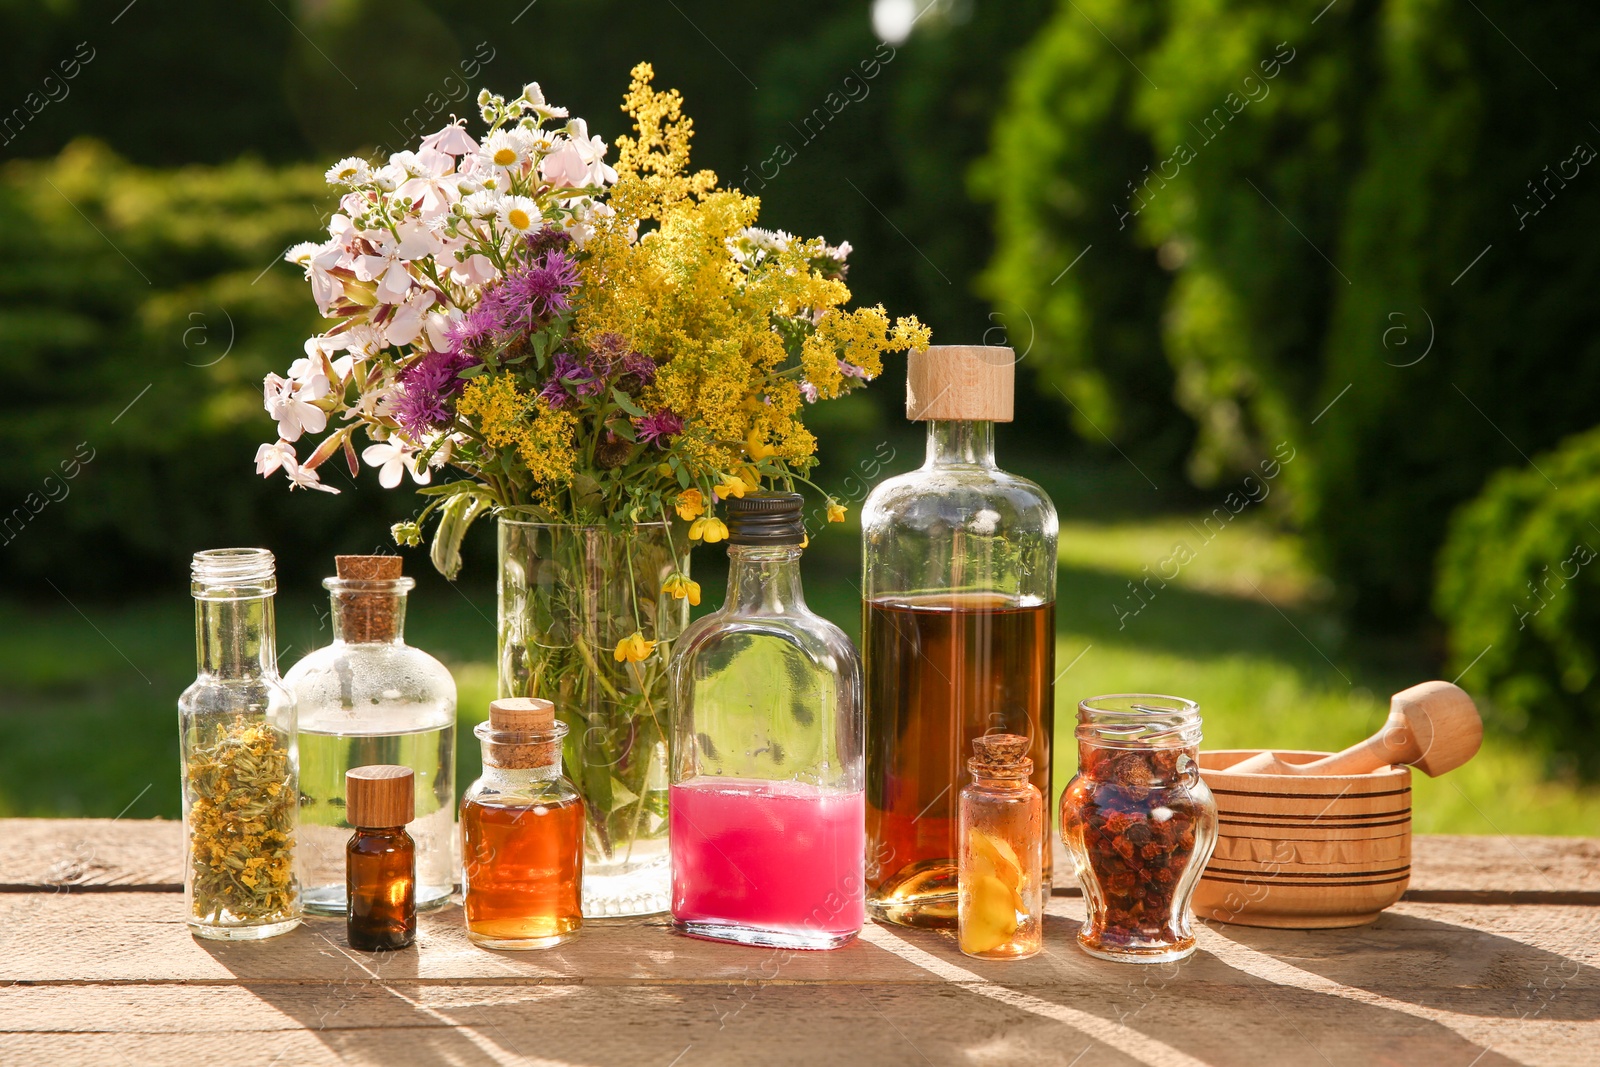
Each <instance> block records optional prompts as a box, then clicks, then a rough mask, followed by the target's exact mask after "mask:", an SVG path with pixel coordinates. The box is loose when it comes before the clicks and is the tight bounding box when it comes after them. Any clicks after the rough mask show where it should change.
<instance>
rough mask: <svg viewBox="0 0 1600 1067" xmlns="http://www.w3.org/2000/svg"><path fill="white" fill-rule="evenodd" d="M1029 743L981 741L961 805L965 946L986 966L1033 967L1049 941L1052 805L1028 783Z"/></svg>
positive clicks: (1013, 738)
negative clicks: (1047, 812) (1026, 963)
mask: <svg viewBox="0 0 1600 1067" xmlns="http://www.w3.org/2000/svg"><path fill="white" fill-rule="evenodd" d="M1029 744H1030V742H1029V739H1028V738H1027V737H1024V736H1022V735H1021V734H985V735H983V736H982V737H977V738H974V739H973V742H972V748H973V752H974V753H975V754H974V755H973V757H972V758H971V759H970V760H968V761H967V769H968V770H969V771H971V772H972V781H971V782H970V783H969V784H968V785H967V786H966V787H965V788H963V789H962V790H961V800H960V804H959V811H960V814H959V834H960V857H959V873H958V881H959V893H958V897H957V921H958V935H957V940H958V942H959V944H960V946H961V951H962V952H964V953H966V954H967V955H969V956H975V957H977V958H978V959H986V960H1020V959H1026V958H1027V957H1029V956H1032V955H1033V954H1034V953H1036V952H1038V951H1039V948H1040V944H1041V942H1042V940H1043V936H1044V891H1043V880H1042V877H1041V875H1042V868H1043V864H1044V838H1045V830H1044V797H1043V796H1042V795H1041V794H1040V792H1039V789H1038V787H1037V786H1035V785H1034V784H1033V783H1032V782H1031V781H1029V780H1028V776H1029V775H1030V774H1032V773H1033V761H1032V760H1031V759H1029V758H1028V757H1027V752H1028V747H1029Z"/></svg>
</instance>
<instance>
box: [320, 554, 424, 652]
mask: <svg viewBox="0 0 1600 1067" xmlns="http://www.w3.org/2000/svg"><path fill="white" fill-rule="evenodd" d="M333 563H334V572H335V573H336V574H337V575H338V577H337V578H335V579H332V584H329V583H324V584H325V585H327V586H328V588H329V589H330V590H331V591H332V592H333V594H334V598H335V600H336V602H337V608H338V613H339V636H340V637H342V638H343V639H344V640H346V641H349V642H351V643H356V644H359V643H362V642H367V641H393V640H394V639H395V637H396V635H398V633H399V631H400V610H401V609H400V597H399V594H401V593H403V592H405V591H407V590H408V589H410V588H411V583H410V582H409V581H406V582H405V583H404V584H400V583H401V582H402V577H401V560H400V557H399V556H335V557H333ZM386 583H393V584H386Z"/></svg>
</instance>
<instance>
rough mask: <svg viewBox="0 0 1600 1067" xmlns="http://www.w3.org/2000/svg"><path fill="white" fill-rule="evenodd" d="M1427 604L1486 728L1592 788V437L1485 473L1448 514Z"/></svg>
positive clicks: (1595, 626) (1598, 771)
mask: <svg viewBox="0 0 1600 1067" xmlns="http://www.w3.org/2000/svg"><path fill="white" fill-rule="evenodd" d="M1435 603H1436V605H1437V608H1438V612H1439V615H1440V616H1441V617H1442V618H1444V619H1445V620H1446V621H1447V622H1449V624H1450V628H1451V630H1450V655H1451V661H1452V662H1451V666H1452V671H1453V672H1454V673H1464V674H1465V678H1464V679H1463V684H1465V685H1468V686H1470V687H1472V688H1473V689H1474V690H1475V691H1480V692H1485V693H1487V694H1488V696H1489V698H1490V700H1489V704H1488V708H1487V710H1488V711H1489V713H1490V715H1489V719H1490V722H1491V723H1492V724H1493V725H1495V726H1498V727H1499V728H1501V729H1502V730H1505V731H1507V732H1511V733H1526V734H1528V735H1529V736H1530V737H1532V738H1533V739H1535V740H1537V741H1538V742H1540V743H1541V744H1542V745H1543V746H1544V747H1545V749H1546V751H1547V752H1549V753H1550V754H1551V755H1550V761H1551V763H1552V765H1553V768H1554V769H1556V770H1558V771H1567V772H1571V771H1577V772H1578V773H1580V774H1582V775H1583V776H1584V777H1586V778H1589V779H1596V778H1600V685H1597V684H1596V681H1597V676H1600V429H1594V430H1589V431H1587V432H1584V433H1580V434H1576V435H1574V436H1572V437H1570V438H1568V439H1567V440H1566V441H1564V442H1562V443H1561V445H1560V446H1559V447H1558V448H1557V449H1555V450H1554V451H1552V452H1549V453H1545V454H1543V455H1540V456H1539V457H1538V458H1536V459H1535V460H1533V461H1532V465H1531V466H1530V467H1527V468H1522V469H1512V470H1506V471H1504V472H1502V473H1500V474H1497V475H1496V476H1495V477H1494V478H1492V479H1491V480H1490V482H1489V486H1488V488H1487V489H1485V490H1484V492H1483V494H1482V495H1481V496H1479V497H1478V498H1477V499H1476V500H1474V501H1472V503H1470V504H1468V505H1467V506H1465V507H1463V508H1462V509H1461V510H1460V511H1459V512H1458V513H1457V514H1456V515H1455V517H1454V518H1453V519H1452V520H1451V522H1450V534H1449V539H1448V540H1447V541H1446V543H1445V547H1444V550H1443V551H1442V552H1441V553H1440V555H1439V584H1438V591H1437V593H1436V595H1435Z"/></svg>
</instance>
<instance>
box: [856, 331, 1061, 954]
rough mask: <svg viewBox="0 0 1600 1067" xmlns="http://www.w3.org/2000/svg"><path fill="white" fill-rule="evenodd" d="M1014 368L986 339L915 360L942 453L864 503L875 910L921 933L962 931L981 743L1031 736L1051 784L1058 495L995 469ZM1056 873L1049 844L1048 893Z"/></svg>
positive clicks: (914, 381) (914, 386) (918, 402)
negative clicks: (961, 843) (968, 771)
mask: <svg viewBox="0 0 1600 1067" xmlns="http://www.w3.org/2000/svg"><path fill="white" fill-rule="evenodd" d="M1015 362H1016V361H1015V358H1014V356H1013V355H1012V352H1011V349H1009V348H1001V347H990V346H980V345H970V346H961V345H954V346H952V345H945V346H934V347H931V348H928V349H926V350H924V351H921V352H913V353H911V355H910V357H909V358H908V361H907V375H906V415H907V417H908V418H911V419H913V420H918V421H923V422H926V423H927V424H928V451H927V461H926V462H925V463H924V464H923V465H922V467H921V468H920V469H918V470H915V471H912V472H910V473H908V474H902V475H899V476H897V477H894V478H890V479H888V480H886V481H884V482H883V483H882V484H880V485H879V486H878V487H877V488H876V489H874V490H873V491H872V494H871V495H870V496H869V497H868V498H867V500H866V503H865V504H864V505H863V506H862V509H861V529H862V539H863V552H862V579H861V580H862V586H861V588H862V596H863V603H862V653H863V660H864V666H865V671H866V705H867V885H868V897H867V903H868V907H869V908H870V909H871V911H872V913H873V914H874V915H875V916H876V917H878V918H881V919H886V920H889V921H891V922H897V923H902V924H906V925H910V926H925V927H940V928H953V927H955V925H956V921H957V896H958V893H957V870H956V867H957V864H956V857H957V840H956V838H957V827H956V795H957V793H958V792H959V791H960V788H961V783H962V782H963V781H964V780H965V777H966V775H965V773H964V772H965V767H964V762H965V759H966V754H967V752H968V746H969V745H971V743H972V740H973V739H974V738H976V737H979V736H982V735H984V734H987V733H997V732H1005V733H1013V734H1021V735H1025V736H1027V737H1028V738H1029V751H1028V755H1029V758H1030V759H1032V761H1033V776H1032V781H1033V784H1034V785H1035V786H1037V787H1038V789H1039V790H1040V792H1041V793H1042V794H1046V795H1047V794H1048V793H1049V790H1050V752H1051V739H1052V735H1053V732H1054V679H1055V595H1056V534H1057V521H1056V511H1055V507H1054V505H1052V504H1051V502H1050V498H1049V497H1048V496H1047V495H1046V494H1045V492H1044V490H1042V489H1040V488H1039V486H1037V485H1035V484H1034V483H1033V482H1030V481H1028V480H1027V479H1026V478H1019V477H1017V476H1016V475H1014V474H1008V473H1006V472H1005V471H1003V470H1001V469H1000V468H999V467H998V466H996V465H995V458H994V424H995V423H996V422H1009V421H1011V417H1012V402H1013V389H1014V382H1013V377H1014V364H1015ZM1046 817H1047V818H1048V813H1047V815H1046ZM1046 830H1047V832H1048V827H1047V828H1046ZM1050 877H1051V870H1050V854H1049V853H1048V852H1046V853H1045V856H1044V872H1043V885H1044V890H1045V892H1047V893H1048V891H1049V883H1050Z"/></svg>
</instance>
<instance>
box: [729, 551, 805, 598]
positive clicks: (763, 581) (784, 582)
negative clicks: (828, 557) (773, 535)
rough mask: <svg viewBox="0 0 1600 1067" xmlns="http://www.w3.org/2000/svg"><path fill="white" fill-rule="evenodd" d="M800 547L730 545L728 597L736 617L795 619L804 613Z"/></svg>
mask: <svg viewBox="0 0 1600 1067" xmlns="http://www.w3.org/2000/svg"><path fill="white" fill-rule="evenodd" d="M805 606H806V598H805V594H804V593H803V592H802V591H801V589H800V546H799V545H729V546H728V597H727V600H726V601H725V602H724V603H723V609H722V610H723V611H726V612H729V613H731V614H735V615H792V614H794V613H796V612H799V611H804V610H805Z"/></svg>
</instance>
